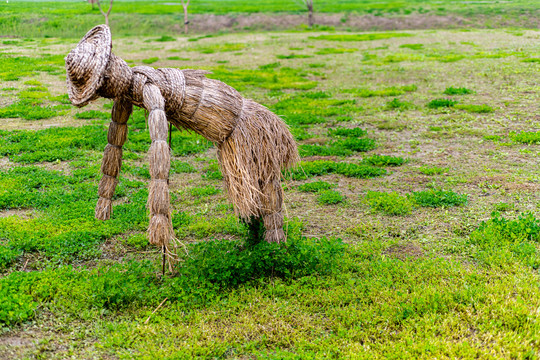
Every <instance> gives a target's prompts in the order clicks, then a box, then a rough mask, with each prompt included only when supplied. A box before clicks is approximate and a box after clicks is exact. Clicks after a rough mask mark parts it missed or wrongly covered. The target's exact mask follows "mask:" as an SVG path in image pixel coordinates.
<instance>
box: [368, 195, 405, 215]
mask: <svg viewBox="0 0 540 360" xmlns="http://www.w3.org/2000/svg"><path fill="white" fill-rule="evenodd" d="M365 201H366V203H367V204H368V205H369V207H370V208H372V209H373V210H374V211H376V212H380V213H383V214H385V215H393V216H399V215H409V214H411V212H412V210H413V207H414V204H413V202H411V201H410V199H409V197H407V196H403V195H400V194H399V193H397V192H389V193H385V192H378V191H368V193H367V194H366V196H365Z"/></svg>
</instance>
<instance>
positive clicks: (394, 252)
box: [385, 243, 424, 260]
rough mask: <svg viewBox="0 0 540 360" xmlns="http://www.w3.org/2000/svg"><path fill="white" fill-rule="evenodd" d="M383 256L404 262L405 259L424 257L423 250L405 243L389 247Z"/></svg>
mask: <svg viewBox="0 0 540 360" xmlns="http://www.w3.org/2000/svg"><path fill="white" fill-rule="evenodd" d="M385 254H386V255H388V256H391V257H395V258H398V259H400V260H405V259H407V258H415V259H416V258H419V257H422V256H424V250H422V248H421V247H419V246H418V245H415V244H412V243H407V244H402V245H394V246H391V247H389V248H388V249H387V250H386V251H385Z"/></svg>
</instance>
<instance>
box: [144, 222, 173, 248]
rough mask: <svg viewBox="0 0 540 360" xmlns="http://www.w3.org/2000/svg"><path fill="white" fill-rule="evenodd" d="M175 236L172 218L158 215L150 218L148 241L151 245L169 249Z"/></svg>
mask: <svg viewBox="0 0 540 360" xmlns="http://www.w3.org/2000/svg"><path fill="white" fill-rule="evenodd" d="M173 235H174V232H173V231H172V224H171V222H170V216H169V217H167V216H165V215H161V214H158V215H154V216H151V217H150V224H149V225H148V241H149V242H150V244H154V245H156V246H159V247H162V246H165V247H167V246H168V245H169V241H170V240H171V238H172V236H173Z"/></svg>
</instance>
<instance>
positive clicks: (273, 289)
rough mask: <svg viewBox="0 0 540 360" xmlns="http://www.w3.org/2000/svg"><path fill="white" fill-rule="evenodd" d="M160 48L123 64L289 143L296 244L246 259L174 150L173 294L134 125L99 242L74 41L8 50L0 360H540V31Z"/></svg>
mask: <svg viewBox="0 0 540 360" xmlns="http://www.w3.org/2000/svg"><path fill="white" fill-rule="evenodd" d="M14 3H16V2H14ZM207 3H208V2H207ZM207 3H202V2H201V3H200V4H201V5H200V6H201V8H200V9H201V10H200V11H201V12H202V11H207V9H206V8H204V6H205V5H204V4H207ZM352 3H353V2H341V4H342V5H343V6H344V8H343V9H341V10H340V11H345V10H348V8H345V7H346V6H348V5H347V4H352ZM10 4H11V2H10ZM141 4H142V2H141ZM194 4H195V3H194ZM235 4H236V2H230V4H229V5H227V6H231V7H233V6H237V5H235ZM263 4H266V3H263ZM268 4H271V3H270V2H268ZM323 4H326V3H323ZM505 4H506V3H504V4H502V5H500V6H501V7H504V6H510V5H512V4H513V3H508V4H506V5H505ZM118 5H119V6H118V8H121V5H122V2H118ZM3 6H4V5H2V7H0V11H6V10H5V9H6V8H5V7H3ZM17 6H19V5H17ZM21 6H22V5H21ZM58 6H60V5H58ZM62 6H64V5H62ZM69 6H77V7H79V6H80V7H81V9H82V8H83V7H85V6H86V7H87V5H84V4H77V5H69ZM115 6H116V5H115ZM238 6H239V5H238ZM268 6H270V5H268ZM291 6H292V5H291ZM322 6H323V5H322V4H321V7H322ZM324 6H326V5H324ZM411 6H412V5H411ZM479 6H480V5H479ZM28 9H29V13H30V14H32V15H31V16H35V15H33V14H34V13H35V10H32V9H31V7H29V8H28ZM149 9H152V7H149ZM195 9H197V8H196V7H195V6H194V11H195ZM231 9H232V8H231ZM231 9H229V10H227V11H235V10H231ZM291 9H292V8H291ZM149 11H150V10H149ZM197 11H199V10H197ZM238 11H240V10H238ZM268 11H273V10H270V8H269V10H268ZM290 11H295V10H294V9H292V10H290ZM21 16H23V15H21ZM29 16H30V15H29ZM59 16H60V15H59ZM3 19H5V18H3ZM2 26H4V25H1V26H0V28H2ZM113 26H114V25H113ZM3 29H5V27H3ZM113 29H114V28H113ZM77 31H79V30H74V32H77ZM81 35H82V34H81ZM162 35H166V33H159V34H154V33H151V34H148V35H146V36H137V37H135V36H123V37H119V38H114V40H113V42H114V52H115V53H116V54H117V55H119V56H121V57H122V58H124V59H126V60H127V61H128V63H129V64H130V65H143V64H150V66H155V67H179V68H204V69H209V70H212V72H213V74H212V75H210V76H211V77H213V78H217V79H220V80H222V81H224V82H226V83H228V84H230V85H232V86H234V87H236V88H237V89H238V90H239V91H241V92H242V94H243V95H244V96H246V97H249V98H253V99H255V100H256V101H258V102H261V103H263V104H265V105H266V106H268V107H269V108H270V109H271V110H273V111H274V112H275V113H277V114H279V115H280V116H281V117H282V118H283V119H284V120H285V122H286V123H287V124H288V125H289V126H290V129H291V131H292V133H293V134H294V136H295V138H296V140H297V141H298V144H299V149H300V153H301V156H302V163H301V167H300V168H299V169H298V170H296V171H294V172H293V173H291V174H287V175H286V178H287V180H286V181H284V189H285V203H286V208H287V231H288V235H289V240H288V243H287V245H282V246H279V245H268V244H253V243H250V242H249V241H247V240H246V239H247V229H246V228H245V226H244V225H243V224H241V223H240V222H238V220H237V219H236V218H235V217H234V214H233V210H232V207H231V206H230V204H229V202H228V200H227V198H226V193H225V191H224V190H223V189H222V184H221V177H222V176H221V173H220V172H219V168H218V166H217V162H216V160H215V159H216V156H215V155H216V154H215V153H216V149H215V147H213V146H212V144H211V143H209V142H207V141H206V140H204V139H203V138H202V137H200V136H198V135H194V134H190V133H187V132H180V131H177V130H175V131H174V132H173V134H172V139H173V145H172V148H173V162H172V167H171V185H170V186H171V195H172V198H173V208H174V214H173V225H174V228H175V232H176V236H177V237H178V239H180V240H181V242H182V243H183V244H184V245H185V251H182V252H181V254H182V255H181V261H180V263H179V264H178V266H177V268H176V269H175V270H176V271H177V272H178V275H176V276H172V275H170V274H167V275H165V276H164V277H162V276H161V256H160V253H159V250H158V249H155V248H153V247H152V246H150V245H149V244H148V240H147V238H146V234H145V230H146V228H147V225H148V219H147V212H146V208H145V205H146V199H147V194H148V192H147V189H146V185H147V183H148V180H149V171H148V161H147V158H146V152H147V150H148V148H149V146H150V140H149V135H148V130H147V125H146V122H145V115H144V113H143V112H142V111H136V112H135V113H134V114H133V116H132V118H131V119H130V122H129V129H130V132H129V135H128V142H127V143H126V146H125V152H124V159H125V161H124V163H123V166H122V170H121V175H120V184H119V187H118V189H117V192H116V194H115V198H114V209H113V216H112V218H111V220H109V221H107V222H100V221H97V220H95V219H94V218H93V215H94V212H93V211H94V206H95V203H96V201H97V185H98V181H99V178H100V163H101V158H102V151H103V148H104V146H105V144H106V141H107V140H106V139H107V136H106V134H107V126H108V123H109V121H110V109H111V102H110V101H106V100H103V99H101V100H98V101H97V102H95V103H92V104H91V105H89V106H88V107H86V108H83V109H76V108H74V107H72V106H70V105H69V100H68V99H67V95H66V89H65V72H64V69H63V58H64V56H65V54H67V52H68V51H69V50H70V49H71V48H72V47H74V46H75V44H76V42H77V41H78V39H74V40H71V39H63V38H55V37H53V38H44V37H38V36H37V35H34V36H32V37H25V36H23V37H18V38H3V39H0V42H1V43H2V47H0V118H1V119H2V120H0V329H1V330H0V359H4V358H5V359H19V358H21V359H23V358H24V359H26V358H30V359H34V358H35V359H45V358H46V359H49V358H51V359H66V358H76V359H92V358H99V359H101V358H103V359H130V358H142V359H156V358H159V359H190V358H215V359H221V358H242V359H252V358H253V359H326V358H351V359H364V358H365V359H409V358H425V359H431V358H439V359H442V358H467V359H469V358H482V359H499V358H508V359H537V358H539V357H540V335H539V334H540V315H539V311H540V310H539V309H540V287H539V284H540V283H539V280H540V276H539V274H538V269H539V268H540V247H539V244H538V243H539V241H540V206H539V205H538V204H539V200H540V191H539V190H540V175H539V171H538V161H539V159H538V158H539V154H540V148H539V144H540V132H539V127H540V117H539V113H540V111H539V107H538V100H539V90H540V88H539V85H538V81H537V78H538V71H539V70H540V45H539V44H540V41H539V40H540V33H539V32H538V31H534V30H527V29H484V30H470V29H464V30H425V31H419V30H414V31H413V30H407V31H405V30H404V31H399V32H371V33H359V32H343V31H296V32H267V33H263V32H244V33H235V34H212V35H208V36H204V35H191V36H190V37H187V36H186V37H184V36H179V35H175V36H162ZM77 36H79V35H77Z"/></svg>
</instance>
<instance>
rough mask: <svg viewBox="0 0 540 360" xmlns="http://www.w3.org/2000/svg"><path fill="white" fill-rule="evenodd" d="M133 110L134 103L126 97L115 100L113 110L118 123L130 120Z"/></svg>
mask: <svg viewBox="0 0 540 360" xmlns="http://www.w3.org/2000/svg"><path fill="white" fill-rule="evenodd" d="M132 112H133V104H132V103H131V101H129V100H128V99H126V98H121V99H118V100H116V101H115V102H114V104H113V107H112V112H111V117H112V119H113V121H115V122H117V123H118V124H125V123H127V122H128V120H129V117H130V116H131V113H132Z"/></svg>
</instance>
